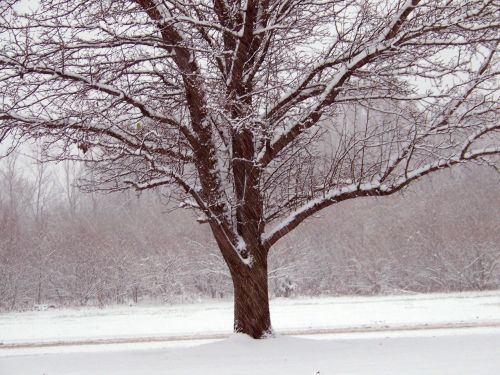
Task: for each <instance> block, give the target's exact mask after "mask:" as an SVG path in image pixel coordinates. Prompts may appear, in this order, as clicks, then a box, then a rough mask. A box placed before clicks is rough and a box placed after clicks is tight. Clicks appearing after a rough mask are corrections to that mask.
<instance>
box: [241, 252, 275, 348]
mask: <svg viewBox="0 0 500 375" xmlns="http://www.w3.org/2000/svg"><path fill="white" fill-rule="evenodd" d="M263 258H264V259H260V260H256V261H254V262H253V264H252V265H251V266H247V265H242V266H240V267H238V268H237V269H233V270H231V276H232V279H233V288H234V332H241V333H245V334H247V335H249V336H251V337H253V338H256V339H259V338H263V337H265V336H267V335H270V334H272V327H271V316H270V313H269V294H268V285H267V259H266V257H263Z"/></svg>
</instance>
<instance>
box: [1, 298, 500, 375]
mask: <svg viewBox="0 0 500 375" xmlns="http://www.w3.org/2000/svg"><path fill="white" fill-rule="evenodd" d="M231 308H232V306H231V303H229V302H223V303H217V302H214V303H200V304H193V305H181V306H146V307H144V306H133V307H123V306H122V307H110V308H106V309H93V308H86V309H74V310H70V309H65V310H49V311H37V312H24V313H9V314H0V342H2V345H0V375H31V374H33V375H35V374H37V375H42V374H45V375H58V374H60V375H70V374H74V375H101V374H102V375H127V374H144V375H150V374H278V375H279V374H356V375H358V374H498V373H500V291H495V292H486V293H460V294H440V295H437V294H433V295H413V296H391V297H340V298H311V299H287V300H284V299H279V300H274V301H272V304H271V313H272V318H273V326H274V327H275V329H276V331H278V332H279V333H291V334H297V333H301V334H302V336H301V337H300V338H297V337H288V336H279V337H278V338H273V339H269V340H259V341H255V340H250V339H247V338H246V337H244V336H242V335H232V336H230V338H229V339H224V340H221V338H223V337H225V336H226V335H229V334H230V331H231V324H232V311H231V310H232V309H231ZM306 334H309V335H306ZM169 339H170V341H168V340H169ZM172 339H174V340H172ZM178 339H182V340H178ZM58 342H59V343H60V344H62V345H57V346H54V345H53V344H56V343H58ZM120 342H123V343H120ZM63 343H64V344H63ZM70 343H73V344H78V345H70V346H68V344H70ZM82 343H86V345H82ZM96 343H100V345H97V344H96ZM103 343H106V344H103ZM40 344H42V345H43V344H50V346H40ZM200 344H203V345H200Z"/></svg>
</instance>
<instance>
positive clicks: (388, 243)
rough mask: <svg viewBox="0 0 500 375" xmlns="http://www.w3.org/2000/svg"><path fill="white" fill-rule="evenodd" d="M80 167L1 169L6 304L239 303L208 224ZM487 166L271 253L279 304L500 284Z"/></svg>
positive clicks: (321, 221)
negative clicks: (104, 189)
mask: <svg viewBox="0 0 500 375" xmlns="http://www.w3.org/2000/svg"><path fill="white" fill-rule="evenodd" d="M78 175H79V167H78V166H77V165H76V164H72V163H70V162H67V163H66V164H59V165H58V166H56V167H54V166H48V165H40V164H36V163H27V162H26V160H25V159H24V158H19V157H17V156H15V155H12V156H10V157H9V158H7V159H5V160H2V161H1V162H0V309H2V310H11V309H31V308H34V307H37V306H39V305H44V304H50V305H54V306H69V305H87V304H93V305H105V304H114V303H141V302H142V303H145V302H168V303H176V302H185V301H194V300H198V299H205V298H227V297H229V296H230V295H231V293H232V290H231V282H230V278H229V275H228V273H227V271H226V268H225V265H224V264H223V262H222V259H221V257H220V256H219V254H218V251H217V249H216V246H215V244H214V243H213V242H212V239H211V236H210V234H209V233H208V228H207V227H206V225H203V224H197V223H196V222H195V220H194V219H195V216H194V215H193V213H190V212H186V211H183V210H173V209H172V208H174V207H175V206H176V205H175V204H174V203H173V202H170V204H169V203H168V199H167V197H165V196H164V195H162V194H161V193H160V192H156V193H147V194H141V195H140V196H139V195H136V194H135V193H134V192H126V193H114V194H107V195H105V194H97V193H82V192H80V191H79V190H78V189H76V188H75V187H74V186H73V184H74V181H75V179H76V178H78ZM498 182H499V180H498V176H497V175H496V174H495V173H494V172H492V170H490V169H488V168H480V169H475V170H474V171H472V170H466V169H457V170H455V172H454V173H453V174H450V173H449V172H447V173H442V174H438V175H437V176H435V177H434V178H432V179H426V180H425V181H423V182H422V183H420V184H418V185H416V186H415V187H414V188H413V189H412V190H408V191H406V192H405V193H404V194H403V195H402V196H401V195H400V196H396V197H390V198H382V199H375V198H367V199H361V200H356V202H346V203H343V204H340V205H338V206H335V207H334V208H332V209H330V210H327V211H325V212H323V213H322V214H321V216H318V217H317V218H314V219H312V220H310V221H309V222H308V223H306V224H304V225H303V226H301V227H300V228H298V229H297V230H296V231H295V232H294V233H293V234H292V235H291V236H289V237H287V238H286V240H284V241H282V242H281V243H279V244H278V245H277V247H276V248H274V249H273V251H272V253H271V255H270V271H269V272H270V291H271V294H272V296H282V297H288V296H291V295H319V294H324V295H337V294H388V293H404V292H437V291H463V290H483V289H493V288H498V287H500V220H499V217H500V215H499V208H500V189H499V188H498V187H499V185H498Z"/></svg>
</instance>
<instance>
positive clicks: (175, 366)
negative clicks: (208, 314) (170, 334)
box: [0, 329, 500, 375]
mask: <svg viewBox="0 0 500 375" xmlns="http://www.w3.org/2000/svg"><path fill="white" fill-rule="evenodd" d="M454 331H455V333H454V334H452V335H443V336H441V335H437V336H427V337H411V336H408V337H388V338H366V339H360V338H358V339H350V340H342V339H334V340H331V339H329V340H311V339H303V338H296V337H278V338H274V339H273V338H271V339H266V340H252V339H250V338H248V337H246V336H244V335H232V336H231V337H230V338H229V339H227V340H223V341H219V342H215V343H210V344H205V345H199V346H195V347H191V348H177V349H171V348H170V349H148V350H133V351H132V350H118V351H101V352H76V353H64V352H63V353H53V354H31V355H18V356H5V357H0V374H2V375H42V374H45V375H132V374H140V375H156V374H158V375H159V374H162V375H166V374H167V375H168V374H175V375H183V374H186V375H187V374H189V375H199V374H207V375H212V374H213V375H226V374H227V375H238V374H259V375H267V374H269V375H271V374H272V375H285V374H286V375H314V374H320V375H328V374H332V375H333V374H335V375H339V374H342V375H347V374H352V375H361V374H363V375H377V374H405V375H412V374H419V375H421V374H425V375H432V374H436V375H438V374H439V375H446V374H449V375H462V374H463V375H472V374H473V375H496V374H498V373H499V370H500V355H499V354H500V331H499V330H496V333H493V332H491V333H477V332H476V333H471V330H459V329H456V330H454ZM493 331H495V330H493Z"/></svg>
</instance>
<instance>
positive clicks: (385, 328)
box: [0, 321, 500, 350]
mask: <svg viewBox="0 0 500 375" xmlns="http://www.w3.org/2000/svg"><path fill="white" fill-rule="evenodd" d="M463 328H500V321H490V322H456V323H423V324H415V325H409V324H402V325H394V324H393V325H365V326H359V327H336V328H306V329H288V330H287V329H284V330H281V331H279V332H278V333H279V335H282V336H306V335H326V334H343V333H365V332H366V333H369V332H397V331H424V330H439V329H463ZM229 336H230V334H229V333H207V334H198V335H193V334H191V335H171V336H147V337H121V338H102V339H101V338H99V339H83V340H57V341H44V342H20V343H1V342H0V350H2V349H24V348H44V347H56V346H81V345H108V344H140V343H154V342H174V341H198V340H200V341H202V340H222V339H226V338H228V337H229Z"/></svg>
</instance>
